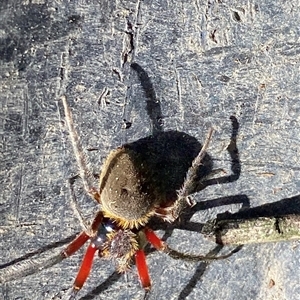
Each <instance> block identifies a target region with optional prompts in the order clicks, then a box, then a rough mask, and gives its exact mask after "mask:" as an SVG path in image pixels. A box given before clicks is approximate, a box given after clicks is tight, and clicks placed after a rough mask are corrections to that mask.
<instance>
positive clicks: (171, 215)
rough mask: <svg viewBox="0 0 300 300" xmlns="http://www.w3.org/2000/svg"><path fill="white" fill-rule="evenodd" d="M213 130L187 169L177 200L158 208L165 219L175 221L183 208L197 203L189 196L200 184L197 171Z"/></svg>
mask: <svg viewBox="0 0 300 300" xmlns="http://www.w3.org/2000/svg"><path fill="white" fill-rule="evenodd" d="M213 132H214V129H213V128H210V129H209V131H208V134H207V136H206V139H205V141H204V144H203V146H202V148H201V150H200V152H199V154H198V155H197V156H196V158H195V159H194V160H193V162H192V166H191V167H190V168H189V169H188V171H187V175H186V178H185V180H184V183H183V186H182V188H181V189H180V190H179V191H178V194H177V199H176V200H175V202H174V203H173V204H172V205H171V206H169V207H167V208H158V209H157V210H156V215H157V216H160V217H162V218H163V219H164V220H165V221H168V222H174V221H175V220H176V219H177V218H178V217H179V215H180V213H181V211H182V210H184V209H185V208H187V207H191V206H194V205H195V204H196V203H195V201H194V200H193V199H192V198H190V197H188V196H189V195H191V194H193V193H194V192H195V188H196V186H197V185H198V184H199V182H197V181H196V179H197V171H198V169H199V166H201V164H202V160H203V158H204V156H205V155H206V151H207V148H208V146H209V143H210V141H211V138H212V135H213ZM218 172H220V169H217V170H215V171H213V172H212V173H213V175H215V174H216V173H218ZM209 176H210V175H209ZM205 179H207V177H204V178H202V181H203V180H205Z"/></svg>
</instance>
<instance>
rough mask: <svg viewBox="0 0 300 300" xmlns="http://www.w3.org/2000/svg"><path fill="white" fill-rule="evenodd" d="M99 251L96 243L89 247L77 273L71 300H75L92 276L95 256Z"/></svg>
mask: <svg viewBox="0 0 300 300" xmlns="http://www.w3.org/2000/svg"><path fill="white" fill-rule="evenodd" d="M97 251H98V249H97V247H96V246H95V244H94V243H91V244H90V245H89V246H88V248H87V250H86V253H85V255H84V257H83V260H82V263H81V266H80V268H79V271H78V273H77V276H76V278H75V281H74V284H73V291H72V296H71V299H73V298H74V297H75V295H76V294H77V293H78V292H79V291H80V290H81V288H82V287H83V285H84V283H85V281H86V280H87V278H88V276H89V274H90V271H91V269H92V264H93V259H94V255H95V253H96V252H97Z"/></svg>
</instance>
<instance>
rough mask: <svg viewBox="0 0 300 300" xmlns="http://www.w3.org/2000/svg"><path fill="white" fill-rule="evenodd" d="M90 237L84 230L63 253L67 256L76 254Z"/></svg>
mask: <svg viewBox="0 0 300 300" xmlns="http://www.w3.org/2000/svg"><path fill="white" fill-rule="evenodd" d="M89 238H90V237H89V236H88V235H87V234H86V233H85V232H84V231H83V232H81V233H80V234H79V235H78V236H77V237H76V238H75V239H74V240H73V241H72V242H71V243H70V244H69V245H68V246H67V248H66V249H64V250H63V251H62V253H61V255H62V256H63V257H65V258H67V257H69V256H71V255H72V254H74V253H75V252H76V251H77V250H78V249H80V248H81V247H82V246H83V245H84V244H85V243H86V241H87V240H88V239H89Z"/></svg>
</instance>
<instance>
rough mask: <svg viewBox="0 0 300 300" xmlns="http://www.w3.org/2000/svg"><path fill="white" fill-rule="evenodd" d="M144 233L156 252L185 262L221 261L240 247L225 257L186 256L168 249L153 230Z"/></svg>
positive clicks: (146, 230)
mask: <svg viewBox="0 0 300 300" xmlns="http://www.w3.org/2000/svg"><path fill="white" fill-rule="evenodd" d="M144 233H145V236H146V239H147V240H148V242H149V243H150V244H152V245H153V246H154V247H155V248H156V249H157V250H158V251H162V252H164V253H166V254H168V255H169V256H170V257H172V258H174V259H181V260H185V261H191V262H197V261H212V260H221V259H225V258H228V257H230V256H231V255H232V254H234V253H236V252H238V251H239V250H240V249H241V247H237V248H235V249H234V250H233V251H231V252H229V253H228V254H226V255H221V256H207V255H206V256H205V255H194V254H187V253H181V252H179V251H177V250H174V249H172V248H170V247H169V246H168V245H167V243H165V242H163V241H162V240H161V239H160V238H159V237H158V236H157V235H156V234H155V232H154V231H153V230H151V229H149V228H145V229H144Z"/></svg>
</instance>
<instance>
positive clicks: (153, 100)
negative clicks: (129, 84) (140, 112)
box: [131, 63, 163, 135]
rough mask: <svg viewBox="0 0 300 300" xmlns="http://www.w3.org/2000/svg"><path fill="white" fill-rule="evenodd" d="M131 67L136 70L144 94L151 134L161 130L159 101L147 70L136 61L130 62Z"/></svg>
mask: <svg viewBox="0 0 300 300" xmlns="http://www.w3.org/2000/svg"><path fill="white" fill-rule="evenodd" d="M131 68H132V69H133V70H135V71H136V73H137V75H138V77H139V79H140V82H141V86H142V88H143V90H144V93H145V96H146V110H147V113H148V116H149V118H150V121H151V125H152V134H153V135H155V134H156V133H158V132H161V131H163V122H162V112H161V107H160V101H159V99H158V98H157V97H156V93H155V90H154V87H153V84H152V82H151V79H150V77H149V76H148V74H147V72H146V71H145V70H144V69H143V68H142V67H141V66H140V65H139V64H137V63H132V64H131Z"/></svg>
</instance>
